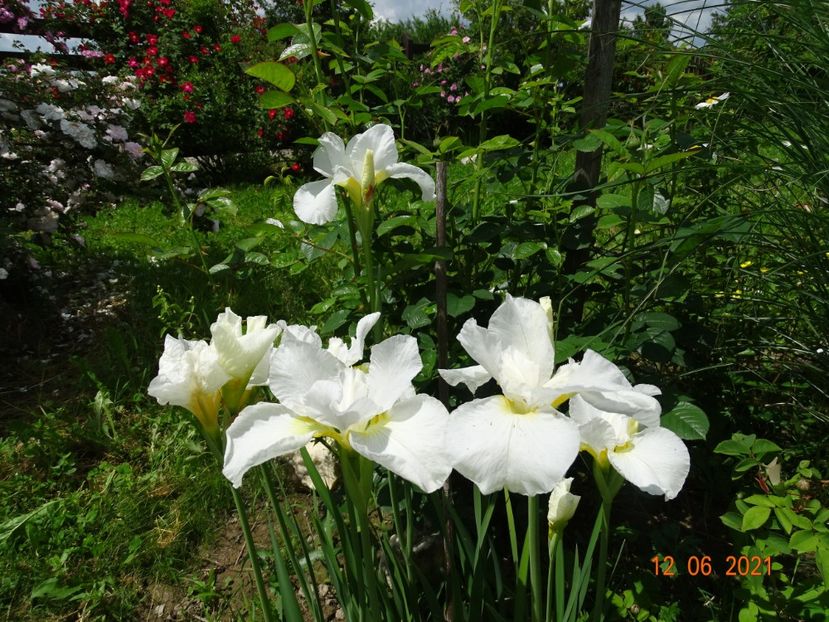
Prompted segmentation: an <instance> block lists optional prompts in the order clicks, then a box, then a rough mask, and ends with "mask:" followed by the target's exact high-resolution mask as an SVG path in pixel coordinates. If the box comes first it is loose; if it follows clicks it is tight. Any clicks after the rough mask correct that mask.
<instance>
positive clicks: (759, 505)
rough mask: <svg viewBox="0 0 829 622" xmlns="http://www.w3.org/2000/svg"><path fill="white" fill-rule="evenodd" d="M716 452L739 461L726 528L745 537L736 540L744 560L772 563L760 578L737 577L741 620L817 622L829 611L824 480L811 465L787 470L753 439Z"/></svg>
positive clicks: (776, 450) (738, 438) (740, 572)
mask: <svg viewBox="0 0 829 622" xmlns="http://www.w3.org/2000/svg"><path fill="white" fill-rule="evenodd" d="M714 451H715V452H717V453H720V454H724V455H727V456H729V457H731V458H732V459H736V460H737V462H736V463H735V464H734V466H733V475H732V477H733V479H735V480H738V481H739V482H740V490H739V492H738V493H737V497H736V500H735V502H734V506H733V509H731V510H730V511H729V512H727V513H726V514H724V515H723V516H722V517H721V520H722V522H723V524H725V525H726V526H727V527H729V528H730V529H732V530H734V531H736V532H739V533H741V534H744V535H742V536H738V537H737V538H736V543H737V546H739V547H740V549H739V550H740V552H741V553H742V554H743V555H744V556H747V557H749V558H751V557H752V556H756V557H759V558H761V559H763V560H765V559H769V560H770V561H769V562H766V566H767V569H766V570H765V571H764V572H762V573H761V572H754V571H745V570H744V569H739V568H738V569H737V570H736V571H735V572H733V574H734V575H735V576H739V577H740V582H741V586H742V589H743V590H744V591H745V593H746V594H747V595H748V596H749V598H750V600H749V601H748V602H746V604H745V605H743V607H742V609H741V611H740V614H739V619H740V620H743V619H748V620H772V619H778V618H779V616H780V615H786V616H794V617H797V618H801V619H804V618H805V619H816V618H815V616H818V617H819V616H820V615H821V613H822V612H825V611H826V608H827V607H829V566H827V562H829V558H828V557H827V555H829V507H827V504H829V497H827V495H826V492H827V491H826V485H825V481H823V480H822V479H821V474H820V472H819V471H818V470H817V469H815V468H814V467H812V466H810V461H809V460H801V461H800V462H799V463H798V464H797V466H796V467H794V468H792V467H786V462H785V461H781V457H782V456H781V449H780V447H778V446H777V445H776V444H775V443H773V442H771V441H768V440H765V439H759V438H756V437H755V436H754V435H748V436H746V435H743V434H734V436H733V437H732V438H731V439H730V440H726V441H723V442H721V443H720V444H719V445H717V447H716V448H715V450H714ZM766 460H768V462H766ZM787 468H788V469H789V470H791V476H790V477H785V476H784V475H783V472H784V469H787ZM751 473H754V480H753V481H752V480H750V479H746V475H747V474H751ZM758 486H759V490H758Z"/></svg>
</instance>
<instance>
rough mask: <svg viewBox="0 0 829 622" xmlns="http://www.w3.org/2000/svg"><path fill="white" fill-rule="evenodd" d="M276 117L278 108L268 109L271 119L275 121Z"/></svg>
mask: <svg viewBox="0 0 829 622" xmlns="http://www.w3.org/2000/svg"><path fill="white" fill-rule="evenodd" d="M275 117H276V108H271V109H270V110H268V118H269V119H270V120H271V121H273V120H274V118H275Z"/></svg>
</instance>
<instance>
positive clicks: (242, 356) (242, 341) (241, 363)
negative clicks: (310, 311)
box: [210, 308, 282, 386]
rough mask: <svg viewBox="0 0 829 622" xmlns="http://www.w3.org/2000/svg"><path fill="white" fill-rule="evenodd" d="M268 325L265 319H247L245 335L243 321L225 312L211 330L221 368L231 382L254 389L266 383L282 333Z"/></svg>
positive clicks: (264, 317) (273, 325) (257, 317)
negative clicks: (276, 343) (231, 379)
mask: <svg viewBox="0 0 829 622" xmlns="http://www.w3.org/2000/svg"><path fill="white" fill-rule="evenodd" d="M267 322H268V318H267V317H266V316H264V315H256V316H251V317H248V318H247V322H246V323H245V324H246V327H247V330H246V331H245V332H244V333H243V332H242V318H241V317H240V316H238V315H236V314H235V313H234V312H233V311H231V310H230V308H226V309H225V310H224V313H220V314H219V317H218V318H216V321H215V322H214V323H213V324H212V325H211V326H210V332H211V333H212V335H213V339H212V341H211V345H212V346H213V347H214V348H215V350H216V354H217V356H218V361H219V364H220V365H221V366H222V368H223V369H224V370H225V371H226V372H227V373H228V374H229V375H230V376H231V377H232V378H234V379H236V380H238V381H240V382H244V383H246V384H250V385H253V386H258V385H263V384H265V383H267V381H268V363H269V360H270V350H271V349H272V348H273V342H274V340H275V339H276V337H277V336H278V335H279V333H280V332H282V331H281V328H280V327H279V326H278V325H277V324H270V325H268V324H267Z"/></svg>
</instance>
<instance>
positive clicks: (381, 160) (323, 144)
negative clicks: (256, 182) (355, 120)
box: [294, 124, 435, 225]
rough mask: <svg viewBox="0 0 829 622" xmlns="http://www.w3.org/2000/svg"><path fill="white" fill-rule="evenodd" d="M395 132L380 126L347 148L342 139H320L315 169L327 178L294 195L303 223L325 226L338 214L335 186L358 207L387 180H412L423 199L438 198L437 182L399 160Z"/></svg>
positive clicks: (358, 138)
mask: <svg viewBox="0 0 829 622" xmlns="http://www.w3.org/2000/svg"><path fill="white" fill-rule="evenodd" d="M397 157H398V156H397V147H396V145H395V144H394V132H393V130H392V129H391V127H389V126H388V125H384V124H379V125H375V126H373V127H371V128H370V129H368V130H367V131H366V132H364V133H362V134H357V135H356V136H354V137H353V138H352V139H351V140H350V141H348V145H345V144H344V143H343V141H342V139H341V138H340V137H339V136H337V135H336V134H333V133H331V132H326V133H325V134H323V135H322V136H321V137H320V139H319V147H318V148H317V150H316V151H315V152H314V169H315V170H316V171H317V172H318V173H320V174H321V175H323V176H324V177H325V179H323V180H322V181H312V182H310V183H307V184H305V185H303V186H301V187H300V188H299V190H297V192H296V194H295V195H294V211H295V212H296V214H297V216H299V219H300V220H302V221H303V222H307V223H309V224H314V225H322V224H325V223H327V222H330V221H332V220H333V219H334V216H335V215H336V214H337V195H336V193H335V191H334V186H335V185H337V186H342V187H344V188H345V189H346V190H347V191H348V194H349V196H350V198H351V201H352V202H353V204H354V206H355V207H357V208H360V207H362V206H363V205H364V204H365V203H366V202H370V201H371V199H372V198H373V196H374V190H375V188H376V187H377V185H378V184H380V183H381V182H383V181H385V180H386V179H389V178H391V179H400V178H408V179H412V180H414V181H415V183H417V185H418V186H420V190H421V198H422V199H423V200H424V201H432V200H434V198H435V182H434V180H433V179H432V178H431V177H430V176H429V174H428V173H426V171H424V170H422V169H420V168H418V167H416V166H413V165H411V164H406V163H404V162H398V161H397Z"/></svg>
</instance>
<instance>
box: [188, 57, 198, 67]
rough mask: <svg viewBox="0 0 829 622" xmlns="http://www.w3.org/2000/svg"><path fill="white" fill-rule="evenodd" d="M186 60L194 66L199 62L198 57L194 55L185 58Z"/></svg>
mask: <svg viewBox="0 0 829 622" xmlns="http://www.w3.org/2000/svg"><path fill="white" fill-rule="evenodd" d="M187 60H189V61H190V62H191V63H193V64H194V65H195V64H196V63H198V62H199V57H198V56H196V55H191V56H188V57H187Z"/></svg>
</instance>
